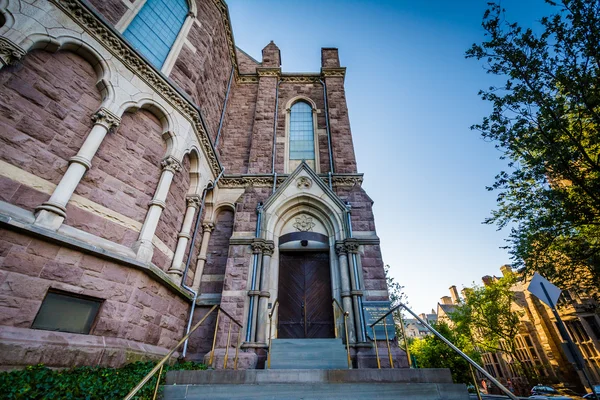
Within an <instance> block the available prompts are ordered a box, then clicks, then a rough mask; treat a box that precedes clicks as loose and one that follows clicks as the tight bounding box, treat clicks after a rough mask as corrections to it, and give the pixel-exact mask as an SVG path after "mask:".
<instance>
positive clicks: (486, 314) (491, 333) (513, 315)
mask: <svg viewBox="0 0 600 400" xmlns="http://www.w3.org/2000/svg"><path fill="white" fill-rule="evenodd" d="M516 283H517V275H515V274H509V275H506V276H504V277H502V278H500V279H498V280H493V281H491V282H489V283H488V284H486V285H485V286H478V285H474V286H473V287H471V288H468V289H467V290H465V292H464V293H465V298H464V299H462V300H461V302H460V304H459V305H458V307H457V308H456V310H455V311H454V312H452V313H451V314H450V318H451V320H452V322H453V324H454V329H455V331H456V334H457V335H459V336H460V337H464V338H469V339H470V340H471V344H472V346H473V351H475V350H477V351H480V352H481V353H504V354H506V355H508V357H507V359H508V360H510V361H512V363H513V366H514V367H515V368H516V369H517V371H519V372H520V374H521V376H524V377H526V378H527V379H528V380H529V381H530V382H533V381H534V380H535V379H537V372H536V371H535V370H531V369H529V368H528V367H527V365H526V364H523V363H521V362H520V360H519V358H518V356H517V347H516V346H517V344H516V341H515V338H516V337H517V335H518V334H519V328H520V325H521V322H520V321H521V317H522V313H521V312H519V311H516V310H515V307H514V305H515V304H516V303H515V300H516V299H515V292H514V291H513V290H511V288H513V286H514V285H515V284H516Z"/></svg>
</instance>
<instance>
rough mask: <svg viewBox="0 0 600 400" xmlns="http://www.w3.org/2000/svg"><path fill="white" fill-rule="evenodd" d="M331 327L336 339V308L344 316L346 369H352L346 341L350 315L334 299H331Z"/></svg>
mask: <svg viewBox="0 0 600 400" xmlns="http://www.w3.org/2000/svg"><path fill="white" fill-rule="evenodd" d="M332 303H333V327H334V331H335V337H336V338H337V337H338V329H337V316H336V307H337V309H339V310H340V311H341V312H342V315H343V316H344V331H345V334H346V355H347V357H348V369H352V358H351V357H350V341H349V340H348V321H347V320H348V316H349V315H350V314H349V313H348V311H345V310H344V308H343V307H342V306H341V305H340V303H339V302H338V301H337V300H336V299H335V298H334V299H333V302H332Z"/></svg>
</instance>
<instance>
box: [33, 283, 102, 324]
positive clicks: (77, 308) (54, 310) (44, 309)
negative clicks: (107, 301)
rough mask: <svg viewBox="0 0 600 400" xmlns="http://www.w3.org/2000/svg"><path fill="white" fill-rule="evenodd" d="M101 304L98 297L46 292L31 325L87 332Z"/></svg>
mask: <svg viewBox="0 0 600 400" xmlns="http://www.w3.org/2000/svg"><path fill="white" fill-rule="evenodd" d="M101 304H102V300H100V299H94V298H90V297H80V296H77V295H72V294H69V293H64V292H48V294H46V298H45V299H44V301H42V306H41V307H40V310H39V311H38V314H37V315H36V317H35V320H34V321H33V325H32V326H31V327H32V328H33V329H44V330H48V331H61V332H70V333H84V334H88V333H90V329H91V328H92V324H93V322H94V320H95V319H96V315H98V310H100V305H101Z"/></svg>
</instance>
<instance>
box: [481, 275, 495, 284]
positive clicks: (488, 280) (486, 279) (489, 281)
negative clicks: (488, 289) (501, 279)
mask: <svg viewBox="0 0 600 400" xmlns="http://www.w3.org/2000/svg"><path fill="white" fill-rule="evenodd" d="M481 280H482V281H483V285H484V286H489V285H491V284H492V282H494V278H493V277H491V276H489V275H486V276H484V277H482V278H481Z"/></svg>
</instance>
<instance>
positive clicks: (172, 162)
mask: <svg viewBox="0 0 600 400" xmlns="http://www.w3.org/2000/svg"><path fill="white" fill-rule="evenodd" d="M160 166H161V167H162V169H163V171H171V172H173V173H175V172H180V171H181V163H180V162H179V160H177V159H176V158H175V157H173V156H168V157H166V158H164V159H163V160H162V161H161V162H160Z"/></svg>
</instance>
